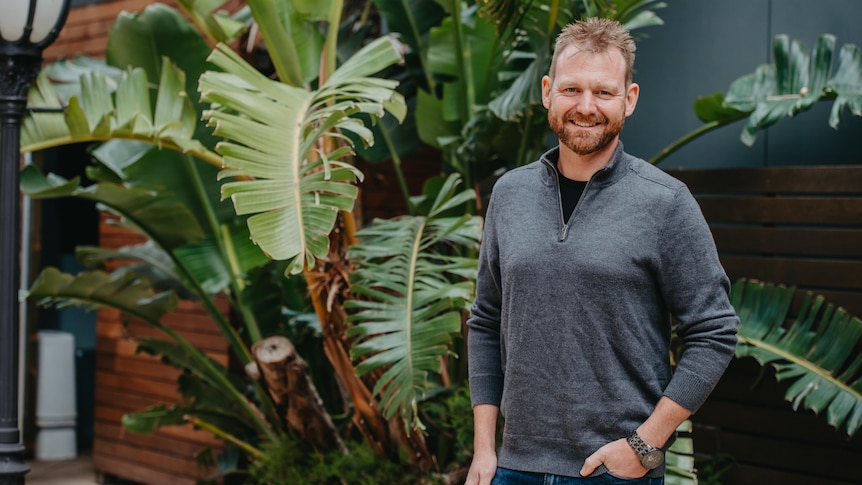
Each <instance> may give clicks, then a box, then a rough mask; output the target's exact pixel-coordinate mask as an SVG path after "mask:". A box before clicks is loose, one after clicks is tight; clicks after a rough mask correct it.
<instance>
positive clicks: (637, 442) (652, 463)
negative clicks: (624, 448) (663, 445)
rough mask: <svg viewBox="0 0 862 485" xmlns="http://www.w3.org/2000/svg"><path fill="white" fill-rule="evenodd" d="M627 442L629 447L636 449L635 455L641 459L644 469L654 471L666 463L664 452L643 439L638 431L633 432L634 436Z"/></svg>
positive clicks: (631, 435) (627, 439)
mask: <svg viewBox="0 0 862 485" xmlns="http://www.w3.org/2000/svg"><path fill="white" fill-rule="evenodd" d="M626 441H628V442H629V445H631V447H632V448H634V450H635V453H637V454H638V457H640V459H641V465H643V466H644V468H649V469H650V470H652V469H653V468H656V467H658V466H659V465H661V464H662V463H663V462H664V452H663V451H661V450H660V449H658V448H656V447H654V446H651V445H650V444H649V443H647V442H645V441H644V440H643V439H641V437H640V435H639V434H638V432H637V430H635V431H633V432H632V434H630V435H629V437H628V438H626Z"/></svg>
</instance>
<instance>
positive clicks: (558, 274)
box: [468, 143, 738, 477]
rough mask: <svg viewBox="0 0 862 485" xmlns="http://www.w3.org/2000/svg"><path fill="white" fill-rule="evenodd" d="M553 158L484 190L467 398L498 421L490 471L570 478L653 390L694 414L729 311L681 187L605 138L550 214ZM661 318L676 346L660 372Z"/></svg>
mask: <svg viewBox="0 0 862 485" xmlns="http://www.w3.org/2000/svg"><path fill="white" fill-rule="evenodd" d="M558 156H559V151H558V149H553V150H550V151H549V152H547V153H546V154H545V155H543V156H542V159H541V160H539V161H537V162H534V163H532V164H530V165H527V166H524V167H520V168H517V169H514V170H511V171H509V172H507V173H506V174H504V175H503V176H502V177H501V178H500V179H499V180H498V181H497V183H496V185H495V186H494V190H493V192H492V195H491V201H490V203H489V205H488V211H487V215H486V218H485V229H484V237H483V240H482V246H481V250H480V256H479V258H480V259H479V279H478V288H477V294H476V300H475V302H474V303H473V307H472V311H471V315H470V319H469V321H468V326H469V334H468V361H469V369H470V390H471V395H472V400H473V405H477V404H493V405H496V406H500V408H501V411H502V414H503V416H504V418H505V427H504V430H503V442H502V445H501V447H500V450H499V453H498V464H499V466H501V467H504V468H510V469H514V470H522V471H532V472H543V473H553V474H557V475H563V476H573V477H577V476H579V472H580V469H581V467H582V466H583V463H584V460H585V459H586V458H587V457H588V456H589V455H591V454H592V453H593V452H594V451H596V450H597V449H598V448H599V447H601V446H603V445H605V444H607V443H609V442H611V441H614V440H617V439H620V438H623V437H625V436H627V435H628V434H630V433H631V432H632V431H633V430H634V429H636V428H637V427H638V426H639V425H640V424H641V423H643V421H644V420H646V419H647V417H648V416H649V415H650V413H652V411H653V409H654V407H655V405H656V404H657V403H658V400H659V398H661V397H662V396H663V395H664V396H667V397H669V398H670V399H672V400H674V401H675V402H677V403H679V404H680V405H682V406H683V407H685V408H686V409H688V410H689V411H692V412H694V411H696V410H697V409H698V408H699V407H700V405H701V404H703V402H704V401H705V400H706V397H707V395H708V394H709V393H710V392H711V391H712V389H713V387H715V384H716V383H717V381H718V379H719V377H721V375H722V373H723V372H724V370H725V368H726V367H727V364H728V362H729V361H730V359H731V357H732V355H733V351H734V347H735V345H736V327H737V323H738V320H737V317H736V314H735V312H734V309H733V307H732V306H731V305H730V302H729V301H728V291H729V281H728V278H727V275H726V274H725V272H724V270H723V268H722V267H721V265H720V263H719V261H718V256H717V253H716V249H715V244H714V243H713V239H712V235H711V233H710V231H709V228H708V226H707V224H706V222H705V221H704V218H703V215H702V214H701V212H700V209H699V207H698V205H697V202H696V201H695V199H694V198H693V197H692V195H691V193H690V192H689V190H688V188H687V187H686V186H685V185H684V184H683V183H682V182H680V181H678V180H676V179H674V178H673V177H671V176H669V175H667V174H666V173H665V172H663V171H662V170H660V169H658V168H656V167H653V166H652V165H650V164H648V163H646V162H645V161H643V160H640V159H638V158H635V157H632V156H630V155H628V154H626V153H625V152H624V151H623V147H622V143H619V145H618V146H617V149H616V151H615V152H614V154H613V157H612V159H611V162H610V163H609V164H608V165H607V166H606V167H605V168H604V169H602V170H600V171H599V172H597V173H596V174H595V175H594V176H593V177H592V179H591V180H590V181H589V183H588V185H587V187H586V189H585V190H584V192H583V195H582V196H581V199H580V201H579V202H578V204H577V206H576V207H575V210H574V212H573V213H572V215H571V217H570V218H569V220H568V221H564V220H563V215H562V213H563V211H562V207H561V201H560V194H559V186H558V184H559V179H558V177H559V174H558V172H557V157H558ZM671 316H673V317H675V318H676V320H677V322H678V324H679V325H678V327H677V328H676V332H677V334H678V335H679V337H680V338H681V340H682V342H683V344H684V348H685V350H684V352H683V355H682V357H681V358H680V360H679V362H678V365H677V367H676V369H675V371H674V372H673V373H672V372H671V364H670V358H669V352H670V339H671ZM606 471H607V469H606V468H605V467H603V466H602V467H599V469H598V470H597V471H596V472H595V473H594V474H601V473H604V472H606ZM663 473H664V468H663V467H660V468H658V469H656V470H653V471H651V472H650V475H651V476H660V475H661V474H663Z"/></svg>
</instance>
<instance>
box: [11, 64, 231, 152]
mask: <svg viewBox="0 0 862 485" xmlns="http://www.w3.org/2000/svg"><path fill="white" fill-rule="evenodd" d="M61 68H62V64H60V65H58V67H57V68H55V69H53V70H51V71H50V72H57V71H58V70H60V69H61ZM75 71H80V69H79V68H76V69H75ZM47 72H49V71H48V70H46V71H44V72H42V73H41V74H40V75H39V77H38V78H37V80H36V82H35V83H34V85H33V87H32V88H31V90H30V96H31V99H32V100H33V102H36V103H39V106H45V107H54V108H65V109H63V110H62V111H60V112H53V113H45V112H42V113H29V114H27V115H26V116H25V117H24V120H23V123H22V127H21V151H22V152H27V151H36V150H42V149H45V148H49V147H54V146H60V145H67V144H71V143H81V142H93V141H105V140H109V139H126V140H137V141H144V142H147V143H150V144H153V145H157V146H160V147H166V148H172V149H174V150H177V151H181V152H186V153H189V154H192V155H194V156H196V157H198V158H200V159H202V160H204V161H207V162H208V163H210V164H213V165H216V166H220V165H221V158H220V157H219V156H218V155H217V154H215V153H213V152H211V151H209V150H208V149H207V148H206V147H204V146H203V145H202V144H201V143H200V142H199V141H197V140H196V139H194V138H193V135H194V133H195V127H196V125H197V112H196V111H195V109H194V107H193V106H192V104H191V102H190V100H189V99H188V97H187V96H186V95H185V89H184V83H185V81H184V78H185V74H184V73H183V72H182V71H181V70H179V69H177V68H176V66H174V65H173V64H171V63H170V61H169V60H168V59H167V58H164V59H162V70H161V78H160V81H159V83H158V85H157V89H156V91H155V92H151V89H150V86H149V83H148V81H147V77H146V73H145V71H144V70H143V69H142V68H133V69H130V70H126V71H120V72H119V74H118V77H114V76H112V75H111V74H106V73H105V72H103V71H99V70H95V69H92V70H87V71H85V72H84V73H83V74H82V75H81V77H80V78H79V81H80V96H73V97H72V98H70V99H69V102H68V105H67V106H65V107H64V106H63V105H62V104H61V102H60V97H59V95H58V94H57V92H56V91H55V90H54V88H53V86H52V85H51V82H50V80H49V79H48V74H47Z"/></svg>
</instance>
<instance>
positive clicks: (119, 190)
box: [21, 165, 204, 251]
mask: <svg viewBox="0 0 862 485" xmlns="http://www.w3.org/2000/svg"><path fill="white" fill-rule="evenodd" d="M21 191H22V192H24V193H25V194H27V195H29V196H30V197H33V198H36V199H45V198H57V197H79V198H82V199H86V200H92V201H94V202H97V203H99V204H101V205H102V206H103V207H104V208H106V209H108V210H110V211H111V212H113V213H114V214H117V215H120V216H122V218H123V222H124V223H125V224H130V225H132V226H134V227H135V228H137V230H138V231H139V232H141V233H142V234H144V235H146V236H147V237H148V238H150V239H152V240H153V241H154V242H155V243H156V244H157V245H158V246H159V247H161V248H162V249H164V250H166V251H172V250H173V249H175V248H177V247H180V246H182V245H184V244H187V243H190V242H195V241H200V240H201V239H203V237H204V233H203V231H202V230H201V226H200V224H198V222H197V220H196V219H195V218H194V217H193V216H192V214H191V213H190V212H189V211H188V209H186V208H185V207H184V206H182V205H180V204H177V203H170V202H166V201H165V199H164V198H163V197H162V196H160V195H159V194H158V193H156V192H154V191H150V190H145V189H137V188H130V187H123V186H121V185H117V184H113V183H108V182H102V183H98V184H94V185H90V186H88V187H81V186H80V184H79V180H78V179H77V178H76V179H72V180H66V179H64V178H62V177H60V176H58V175H54V174H49V175H48V176H47V177H46V176H45V175H43V174H42V173H41V172H40V171H39V169H38V168H36V167H35V166H33V165H28V166H26V167H25V168H24V169H23V170H22V171H21Z"/></svg>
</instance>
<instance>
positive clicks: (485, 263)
mask: <svg viewBox="0 0 862 485" xmlns="http://www.w3.org/2000/svg"><path fill="white" fill-rule="evenodd" d="M493 214H494V197H493V195H492V197H491V201H490V202H489V204H488V211H487V214H486V217H485V227H484V229H483V235H482V245H481V247H480V249H479V273H478V277H477V280H476V299H475V300H474V301H473V306H472V308H471V310H470V318H469V319H468V320H467V329H468V330H467V332H468V334H467V363H468V369H469V382H470V396H471V399H472V404H473V406H476V405H478V404H493V405H495V406H500V402H501V400H502V396H503V370H502V369H503V364H502V357H501V348H500V321H501V317H500V315H501V301H502V285H501V281H500V262H499V248H498V246H497V236H496V232H495V227H496V225H495V221H494V216H493Z"/></svg>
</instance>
